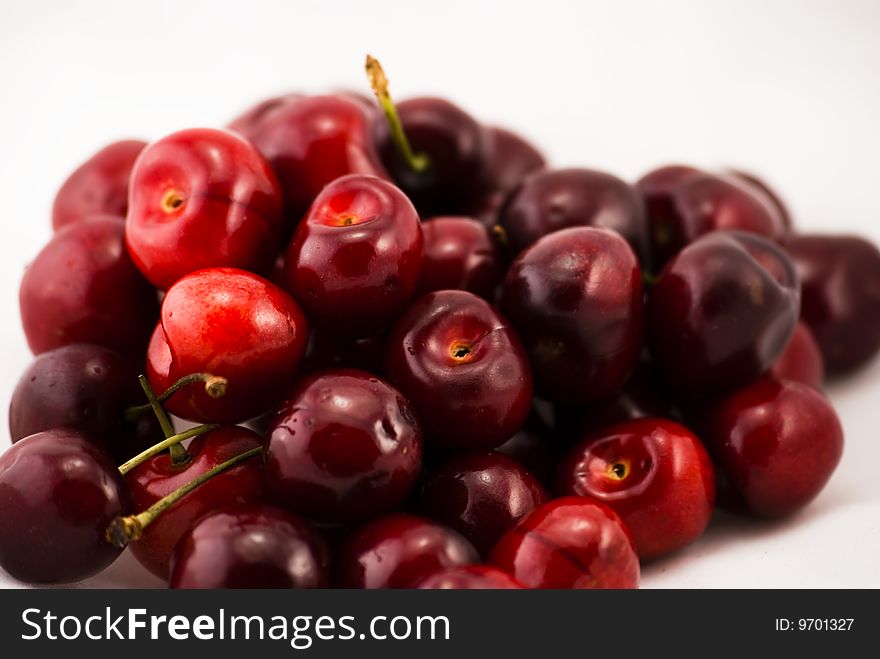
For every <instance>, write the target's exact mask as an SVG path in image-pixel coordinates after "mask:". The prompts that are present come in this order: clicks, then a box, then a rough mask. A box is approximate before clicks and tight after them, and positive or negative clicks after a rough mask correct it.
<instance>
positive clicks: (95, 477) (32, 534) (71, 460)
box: [0, 428, 132, 583]
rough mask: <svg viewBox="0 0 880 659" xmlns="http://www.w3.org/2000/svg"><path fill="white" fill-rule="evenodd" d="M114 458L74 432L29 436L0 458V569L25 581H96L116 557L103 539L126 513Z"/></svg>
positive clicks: (116, 552) (122, 485) (126, 500)
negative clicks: (116, 519)
mask: <svg viewBox="0 0 880 659" xmlns="http://www.w3.org/2000/svg"><path fill="white" fill-rule="evenodd" d="M131 510H132V506H131V499H130V497H129V494H128V489H127V488H126V487H125V483H124V482H123V480H122V477H121V476H120V475H119V470H118V469H117V468H116V465H114V464H113V460H112V458H111V457H110V456H109V455H108V454H107V453H106V452H105V451H104V450H103V449H101V448H100V447H98V446H97V445H96V443H95V441H94V440H93V439H91V438H88V437H86V436H85V435H83V434H82V433H80V432H78V431H76V430H70V429H67V428H53V429H52V430H47V431H45V432H41V433H37V434H36V435H31V436H30V437H27V438H25V439H23V440H21V441H20V442H18V443H16V444H15V445H13V446H12V448H9V449H7V451H6V452H5V453H4V454H3V455H2V456H0V519H2V520H3V523H2V524H0V567H2V568H3V569H4V570H6V572H7V573H9V574H10V575H11V576H13V577H15V578H16V579H20V580H21V581H27V582H46V583H58V582H71V581H79V580H81V579H85V578H87V577H90V576H92V575H93V574H97V573H98V572H100V571H101V570H103V569H104V568H105V567H107V566H108V565H110V563H112V562H113V561H114V560H116V558H117V557H118V556H119V554H120V553H121V550H119V549H117V548H116V547H114V546H113V545H111V544H110V543H109V542H107V540H106V538H105V536H104V534H105V532H106V529H107V526H108V525H109V524H110V522H112V521H113V520H114V519H115V518H116V517H117V516H119V515H127V514H129V513H130V512H131Z"/></svg>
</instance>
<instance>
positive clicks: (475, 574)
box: [418, 565, 525, 590]
mask: <svg viewBox="0 0 880 659" xmlns="http://www.w3.org/2000/svg"><path fill="white" fill-rule="evenodd" d="M418 588H419V589H420V590H514V589H521V588H525V586H523V585H522V584H521V583H519V582H518V581H517V580H516V579H514V578H513V577H511V576H510V575H509V574H507V573H506V572H502V571H501V570H499V569H498V568H497V567H492V566H491V565H465V566H462V567H453V568H449V569H446V570H441V571H440V572H435V573H434V574H432V575H431V576H429V577H428V578H427V579H425V580H424V581H422V582H421V583H419V585H418Z"/></svg>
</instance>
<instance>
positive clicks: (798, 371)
mask: <svg viewBox="0 0 880 659" xmlns="http://www.w3.org/2000/svg"><path fill="white" fill-rule="evenodd" d="M768 373H769V375H770V376H771V377H774V378H776V379H777V380H795V381H797V382H803V383H804V384H808V385H810V386H811V387H815V388H816V389H821V388H822V383H823V382H824V380H825V362H824V360H823V359H822V351H821V350H820V349H819V344H818V343H816V339H815V337H814V336H813V333H812V332H811V331H810V328H809V327H807V326H806V324H805V323H804V322H803V321H799V322H798V324H797V326H796V327H795V328H794V334H792V335H791V341H789V342H788V346H787V347H786V348H785V350H784V351H783V353H782V355H781V356H780V357H779V359H777V360H776V362H775V363H774V364H773V366H771V367H770V370H769V371H768Z"/></svg>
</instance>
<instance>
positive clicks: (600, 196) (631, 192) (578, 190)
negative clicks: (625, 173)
mask: <svg viewBox="0 0 880 659" xmlns="http://www.w3.org/2000/svg"><path fill="white" fill-rule="evenodd" d="M499 224H500V225H501V226H502V227H503V228H504V230H505V232H506V233H507V239H508V241H509V242H510V247H511V249H512V251H513V253H514V254H519V253H520V252H521V251H522V250H524V249H525V248H526V247H528V246H529V245H532V244H533V243H534V242H535V241H536V240H538V239H539V238H541V237H543V236H546V235H547V234H549V233H552V232H554V231H558V230H559V229H567V228H569V227H584V226H589V227H597V228H600V229H613V230H614V231H616V232H617V233H619V234H620V235H621V236H623V237H624V239H625V240H626V241H627V242H628V243H629V245H630V247H632V249H633V251H634V252H635V253H636V255H637V256H638V257H639V259H641V260H644V258H645V256H646V254H647V224H646V222H645V211H644V209H643V208H642V200H641V198H640V197H639V195H638V193H637V192H636V190H635V189H634V188H632V187H631V186H630V185H628V184H627V183H625V182H624V181H622V180H620V179H619V178H617V177H616V176H612V175H611V174H606V173H605V172H598V171H595V170H591V169H556V170H547V171H542V172H537V173H535V174H532V175H531V176H529V177H528V178H526V179H525V181H523V183H522V184H521V185H520V186H519V187H518V188H517V189H516V191H514V192H513V193H512V194H511V196H510V198H509V199H508V201H507V202H506V203H505V205H504V208H503V210H502V211H501V215H500V217H499Z"/></svg>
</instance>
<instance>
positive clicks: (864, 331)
mask: <svg viewBox="0 0 880 659" xmlns="http://www.w3.org/2000/svg"><path fill="white" fill-rule="evenodd" d="M786 248H787V249H788V253H789V254H790V255H791V258H792V260H793V261H794V264H795V267H796V268H797V270H798V273H799V274H800V277H801V318H802V319H803V321H804V322H805V323H806V324H807V326H808V327H809V328H810V330H811V331H812V332H813V336H814V337H816V341H817V342H818V343H819V347H820V348H821V349H822V356H823V357H824V359H825V367H826V369H827V370H828V373H829V375H841V374H844V373H849V372H851V371H853V370H855V369H857V368H859V367H860V366H862V365H863V364H865V363H867V362H868V361H869V360H870V359H871V358H872V357H874V355H876V354H877V352H878V351H880V251H878V250H877V247H876V246H875V245H873V244H872V243H870V242H868V241H867V240H865V239H864V238H860V237H858V236H843V235H838V236H823V235H816V234H813V235H800V236H793V237H792V238H791V240H790V241H789V242H788V243H787V244H786Z"/></svg>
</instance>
